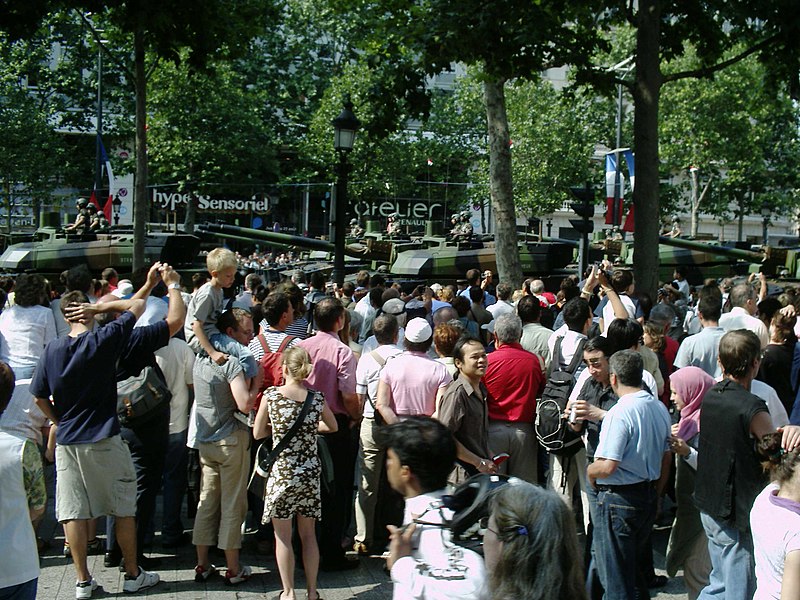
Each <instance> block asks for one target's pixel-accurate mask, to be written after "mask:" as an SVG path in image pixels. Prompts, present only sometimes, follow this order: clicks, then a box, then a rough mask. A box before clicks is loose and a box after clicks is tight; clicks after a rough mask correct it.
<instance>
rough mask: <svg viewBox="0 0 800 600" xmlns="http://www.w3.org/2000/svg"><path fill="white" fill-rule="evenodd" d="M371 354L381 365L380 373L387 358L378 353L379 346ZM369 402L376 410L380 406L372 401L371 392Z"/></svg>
mask: <svg viewBox="0 0 800 600" xmlns="http://www.w3.org/2000/svg"><path fill="white" fill-rule="evenodd" d="M369 355H370V356H371V357H372V359H373V360H374V361H375V362H376V363H378V366H379V367H380V370H379V371H378V372H379V373H380V371H382V370H383V367H385V366H386V359H385V358H383V357H382V356H381V355H380V354H378V349H377V348H375V350H373V351H372V352H370V353H369ZM367 391H369V390H367ZM367 402H369V405H370V406H371V407H372V410H374V411H377V410H378V408H377V407H376V406H375V403H374V402H373V401H372V398H370V397H369V394H367Z"/></svg>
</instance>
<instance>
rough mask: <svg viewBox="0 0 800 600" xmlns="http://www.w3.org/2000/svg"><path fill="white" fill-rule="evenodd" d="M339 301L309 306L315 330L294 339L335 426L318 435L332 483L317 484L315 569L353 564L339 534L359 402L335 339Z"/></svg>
mask: <svg viewBox="0 0 800 600" xmlns="http://www.w3.org/2000/svg"><path fill="white" fill-rule="evenodd" d="M344 311H345V308H344V306H342V303H341V302H339V301H338V300H336V299H335V298H324V299H322V300H320V301H319V302H317V305H316V307H315V308H314V323H315V325H316V327H317V334H316V335H314V336H313V337H310V338H308V339H305V340H303V341H301V342H299V343H298V344H297V345H298V346H299V347H301V348H305V350H306V351H307V352H308V354H309V356H310V357H311V365H312V367H313V370H312V371H311V375H309V377H308V379H306V383H307V384H308V387H309V388H311V389H314V390H318V391H320V392H322V393H323V394H324V395H325V402H326V403H327V404H328V406H329V407H330V408H331V410H332V411H333V414H334V415H335V416H336V422H337V424H338V425H339V429H338V431H337V432H335V433H328V434H325V435H324V436H323V439H324V441H325V444H326V445H327V447H328V451H329V452H330V455H331V460H332V462H333V472H334V481H333V483H332V484H331V486H330V489H329V486H326V485H324V484H323V485H322V521H321V523H320V543H319V552H320V569H322V570H323V571H341V570H344V569H350V568H354V567H356V566H358V562H357V561H349V560H347V558H346V556H345V552H344V549H343V548H342V537H343V536H344V534H345V531H346V529H347V526H348V519H349V515H350V513H351V512H352V507H353V479H354V477H355V461H356V455H355V452H354V445H353V444H352V443H351V442H350V436H351V427H352V426H354V425H355V424H357V423H358V422H359V421H360V420H361V404H360V403H359V401H358V396H357V395H356V364H357V361H356V358H355V356H354V355H353V351H352V350H350V348H348V347H347V345H346V344H343V343H342V342H341V341H340V340H339V336H338V333H339V331H340V330H341V329H342V327H344V320H345V316H344Z"/></svg>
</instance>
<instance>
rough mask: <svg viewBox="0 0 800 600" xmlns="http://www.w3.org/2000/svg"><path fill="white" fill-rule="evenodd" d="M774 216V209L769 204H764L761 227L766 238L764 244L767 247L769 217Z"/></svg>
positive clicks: (762, 206)
mask: <svg viewBox="0 0 800 600" xmlns="http://www.w3.org/2000/svg"><path fill="white" fill-rule="evenodd" d="M770 215H772V207H771V206H770V205H769V203H767V202H764V203H763V204H762V205H761V225H762V227H763V229H762V237H763V238H764V241H763V244H764V245H765V246H766V245H767V226H768V225H769V217H770Z"/></svg>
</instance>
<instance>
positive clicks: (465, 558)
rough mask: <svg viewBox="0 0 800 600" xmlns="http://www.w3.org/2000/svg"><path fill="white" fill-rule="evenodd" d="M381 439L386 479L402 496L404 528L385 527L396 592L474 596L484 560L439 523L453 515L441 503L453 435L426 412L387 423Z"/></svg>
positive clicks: (467, 598) (453, 450) (451, 459)
mask: <svg viewBox="0 0 800 600" xmlns="http://www.w3.org/2000/svg"><path fill="white" fill-rule="evenodd" d="M381 438H382V441H383V442H384V445H385V446H386V448H387V450H386V475H387V477H388V479H389V484H390V485H391V486H392V488H393V489H394V490H395V491H396V492H399V493H400V494H402V495H403V497H404V498H405V500H406V505H405V511H404V515H403V528H402V529H398V528H397V527H393V526H390V527H389V529H390V531H391V544H390V546H389V558H388V559H387V561H386V566H387V567H388V568H389V570H390V573H391V577H392V582H393V583H394V597H395V598H403V599H408V600H411V599H417V598H418V599H424V598H438V599H441V600H445V599H450V598H452V599H454V600H455V599H459V600H473V599H474V600H477V599H478V598H480V597H481V591H482V587H483V585H484V581H485V578H486V573H485V569H484V566H483V560H482V559H481V558H480V556H478V555H477V554H475V553H474V552H472V551H470V550H466V549H464V548H462V547H460V546H457V545H455V544H453V542H452V541H451V537H450V530H449V529H447V527H442V526H439V524H440V523H446V522H447V521H449V520H450V519H451V518H452V516H453V511H452V510H450V509H447V508H444V506H443V504H442V496H444V494H445V492H446V489H445V487H446V485H447V477H448V475H449V473H450V470H451V469H452V467H453V463H454V462H455V459H456V446H455V440H454V439H453V436H452V434H451V433H450V432H449V431H448V429H447V428H446V427H445V426H444V425H442V424H441V423H440V422H439V421H436V420H434V419H431V418H429V417H409V418H408V419H406V420H403V421H399V422H398V423H395V424H394V425H390V426H387V427H386V428H385V429H384V430H383V431H381ZM417 521H419V522H417Z"/></svg>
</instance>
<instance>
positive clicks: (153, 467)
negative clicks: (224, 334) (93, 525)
mask: <svg viewBox="0 0 800 600" xmlns="http://www.w3.org/2000/svg"><path fill="white" fill-rule="evenodd" d="M162 283H163V284H164V286H166V289H167V294H168V298H169V303H168V308H167V317H166V319H164V320H161V321H157V322H155V323H152V324H150V325H142V321H139V323H137V324H136V327H134V329H133V331H132V332H131V336H130V338H129V339H128V341H127V342H126V344H125V346H124V348H123V349H122V352H121V354H120V357H119V361H117V365H116V377H117V381H123V380H125V379H127V378H129V377H133V376H136V375H139V374H140V373H141V372H142V369H144V368H145V367H152V368H153V369H154V370H155V372H156V374H157V375H158V376H159V377H161V379H162V380H164V376H163V373H162V372H161V369H160V368H159V367H158V365H157V364H156V359H155V351H156V350H158V349H159V348H163V347H165V346H166V345H167V344H169V338H170V337H171V336H173V335H175V333H177V332H178V331H180V330H181V329H182V328H183V322H184V318H185V316H186V305H185V303H184V302H183V298H182V297H181V290H180V275H179V274H178V273H177V272H176V271H174V270H173V269H172V267H170V266H169V265H167V264H162V263H159V262H157V263H155V264H154V265H153V266H152V267H150V270H149V271H148V273H147V279H146V281H145V282H144V284H143V285H142V287H141V288H139V290H138V291H137V292H136V294H134V296H133V298H132V299H146V298H148V297H149V296H151V295H154V296H156V297H155V298H153V299H152V300H153V301H154V302H163V300H161V298H160V296H162V295H163V293H164V289H163V286H162V285H161V284H162ZM113 301H114V296H112V295H110V294H109V295H108V296H104V297H102V298H100V299H99V300H98V304H99V305H103V304H105V303H106V302H113ZM86 309H87V310H89V311H91V310H93V307H88V306H87V307H86ZM118 314H119V313H117V312H114V311H111V312H109V311H105V312H103V313H102V314H100V315H98V316H97V320H98V321H99V322H100V323H101V324H106V323H110V322H112V321H113V320H114V319H115V318H116V317H117V316H118ZM142 320H144V319H142ZM169 408H170V407H169V405H168V404H167V405H165V406H164V407H162V409H161V410H159V411H154V412H153V413H151V414H150V415H148V417H147V418H146V419H145V420H143V421H139V422H137V423H136V424H133V425H131V426H124V425H123V426H122V428H121V435H122V439H123V440H124V441H125V442H126V443H127V445H128V449H129V450H130V452H131V457H132V458H133V465H134V467H135V469H136V482H137V484H136V547H137V549H138V551H139V558H138V562H139V563H142V564H143V565H144V566H145V567H150V566H151V564H152V562H153V559H148V558H146V557H144V555H143V551H144V546H145V539H146V537H147V535H148V533H149V530H150V528H151V526H152V520H153V515H154V513H155V506H156V496H157V495H158V490H159V489H160V488H161V477H162V474H163V472H164V458H165V457H166V455H167V448H168V444H169V417H170V410H169ZM115 529H116V527H115V526H114V517H113V515H110V516H109V518H108V520H107V522H106V531H108V532H109V533H108V537H107V540H106V556H105V561H104V564H105V566H107V567H111V566H117V565H118V564H120V559H121V558H122V552H121V551H120V548H119V545H118V544H117V540H116V537H115V536H114V530H115ZM148 563H151V564H148Z"/></svg>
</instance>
